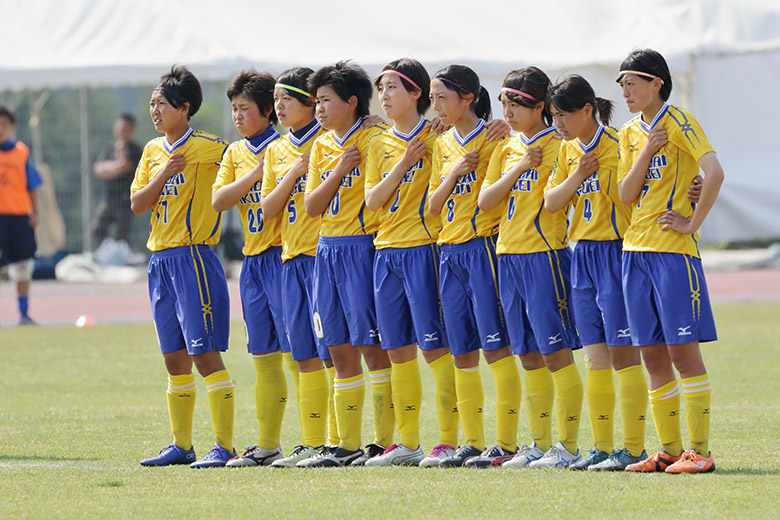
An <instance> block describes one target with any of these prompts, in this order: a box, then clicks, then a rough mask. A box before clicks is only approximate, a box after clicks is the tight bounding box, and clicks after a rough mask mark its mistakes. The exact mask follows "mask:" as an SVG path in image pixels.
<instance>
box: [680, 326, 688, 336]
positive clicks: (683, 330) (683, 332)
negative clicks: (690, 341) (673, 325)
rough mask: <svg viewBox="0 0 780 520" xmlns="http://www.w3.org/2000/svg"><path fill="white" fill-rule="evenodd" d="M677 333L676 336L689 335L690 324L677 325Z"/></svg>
mask: <svg viewBox="0 0 780 520" xmlns="http://www.w3.org/2000/svg"><path fill="white" fill-rule="evenodd" d="M677 335H678V336H690V335H691V326H690V325H688V326H687V327H677Z"/></svg>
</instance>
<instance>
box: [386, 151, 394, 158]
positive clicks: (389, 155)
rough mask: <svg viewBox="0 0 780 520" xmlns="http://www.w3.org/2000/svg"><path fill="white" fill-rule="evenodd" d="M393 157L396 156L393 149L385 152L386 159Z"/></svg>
mask: <svg viewBox="0 0 780 520" xmlns="http://www.w3.org/2000/svg"><path fill="white" fill-rule="evenodd" d="M393 157H395V153H393V152H392V151H390V152H385V157H384V158H385V159H392V158H393Z"/></svg>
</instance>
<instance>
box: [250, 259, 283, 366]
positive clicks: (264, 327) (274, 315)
mask: <svg viewBox="0 0 780 520" xmlns="http://www.w3.org/2000/svg"><path fill="white" fill-rule="evenodd" d="M239 286H240V289H241V310H242V311H243V314H244V326H245V327H246V348H247V350H248V351H249V353H250V354H268V353H269V352H276V351H277V350H281V351H282V352H289V351H290V343H289V342H288V341H287V334H285V331H284V316H283V315H282V248H281V247H269V248H268V249H266V250H265V251H263V252H262V253H260V254H259V255H251V256H246V257H244V263H243V264H242V265H241V277H240V278H239Z"/></svg>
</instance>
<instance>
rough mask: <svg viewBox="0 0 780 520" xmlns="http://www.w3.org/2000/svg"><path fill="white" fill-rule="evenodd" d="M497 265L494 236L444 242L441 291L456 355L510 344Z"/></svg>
mask: <svg viewBox="0 0 780 520" xmlns="http://www.w3.org/2000/svg"><path fill="white" fill-rule="evenodd" d="M496 267H497V262H496V248H495V242H494V237H480V238H474V239H472V240H469V241H468V242H464V243H463V244H442V245H441V264H440V269H439V271H440V280H439V291H440V293H441V303H442V310H443V311H444V327H445V328H446V329H447V339H448V340H449V343H450V352H452V353H453V354H456V355H457V354H466V353H467V352H472V351H474V350H477V349H478V348H480V347H482V348H483V349H484V350H497V349H500V348H503V347H505V346H507V345H509V338H508V336H507V334H506V325H505V323H504V313H503V311H502V309H501V300H500V299H499V294H498V279H497V268H496Z"/></svg>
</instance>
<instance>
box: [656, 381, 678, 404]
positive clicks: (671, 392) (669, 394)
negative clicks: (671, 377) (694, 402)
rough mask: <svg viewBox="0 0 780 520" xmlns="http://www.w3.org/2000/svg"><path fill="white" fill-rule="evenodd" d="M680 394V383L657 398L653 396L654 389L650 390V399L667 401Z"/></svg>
mask: <svg viewBox="0 0 780 520" xmlns="http://www.w3.org/2000/svg"><path fill="white" fill-rule="evenodd" d="M678 395H680V385H678V384H675V385H674V386H673V387H672V388H670V389H669V390H667V391H666V392H665V393H663V394H661V395H659V396H658V397H655V398H653V391H650V399H651V400H655V401H666V400H667V399H671V398H672V397H676V396H678Z"/></svg>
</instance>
